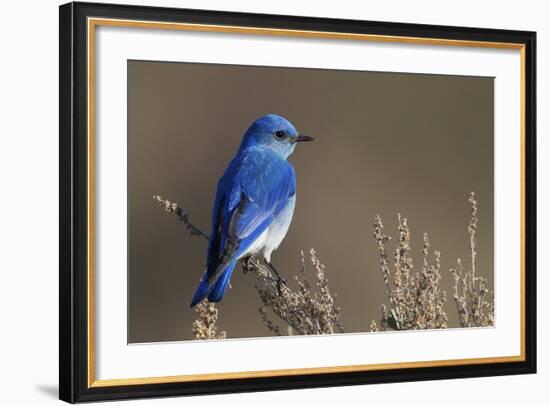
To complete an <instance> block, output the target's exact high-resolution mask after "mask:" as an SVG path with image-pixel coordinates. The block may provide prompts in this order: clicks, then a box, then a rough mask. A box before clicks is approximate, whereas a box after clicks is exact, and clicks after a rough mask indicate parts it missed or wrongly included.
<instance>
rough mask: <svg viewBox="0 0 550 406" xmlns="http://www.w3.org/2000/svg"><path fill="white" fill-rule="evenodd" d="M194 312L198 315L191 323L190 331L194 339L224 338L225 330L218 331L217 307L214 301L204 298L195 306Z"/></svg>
mask: <svg viewBox="0 0 550 406" xmlns="http://www.w3.org/2000/svg"><path fill="white" fill-rule="evenodd" d="M195 312H196V313H197V315H198V318H197V320H195V321H194V322H193V324H192V325H191V331H193V335H194V336H195V340H219V339H223V338H226V333H225V331H218V327H217V326H216V322H217V321H218V309H216V305H215V304H214V303H210V302H208V300H206V299H204V300H203V301H202V302H200V303H199V304H197V305H196V306H195Z"/></svg>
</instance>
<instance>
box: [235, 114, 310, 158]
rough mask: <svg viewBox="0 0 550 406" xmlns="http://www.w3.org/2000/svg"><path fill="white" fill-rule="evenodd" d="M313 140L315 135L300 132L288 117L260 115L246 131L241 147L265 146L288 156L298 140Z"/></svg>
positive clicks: (283, 155) (285, 156)
mask: <svg viewBox="0 0 550 406" xmlns="http://www.w3.org/2000/svg"><path fill="white" fill-rule="evenodd" d="M304 141H313V137H309V136H307V135H303V134H300V133H299V132H298V131H297V130H296V128H294V126H293V125H292V124H291V123H290V121H288V120H287V119H286V118H283V117H281V116H278V115H276V114H268V115H266V116H263V117H260V118H259V119H257V120H256V121H254V123H252V125H251V126H250V127H249V128H248V130H247V131H246V133H245V135H244V138H243V142H242V144H241V149H243V148H251V147H265V148H269V149H271V150H272V151H274V152H275V153H276V154H278V155H280V156H281V157H283V158H285V159H286V158H287V157H288V156H289V155H290V154H292V152H293V151H294V148H295V147H296V144H297V143H298V142H304Z"/></svg>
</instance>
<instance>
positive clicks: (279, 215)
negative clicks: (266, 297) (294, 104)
mask: <svg viewBox="0 0 550 406" xmlns="http://www.w3.org/2000/svg"><path fill="white" fill-rule="evenodd" d="M301 141H313V138H312V137H308V136H306V135H302V134H299V133H298V131H296V128H294V126H293V125H292V124H291V123H290V122H289V121H288V120H286V119H285V118H283V117H280V116H277V115H275V114H268V115H266V116H264V117H261V118H259V119H258V120H256V121H255V122H254V123H253V124H252V125H251V126H250V128H249V129H248V130H247V131H246V133H245V134H244V137H243V140H242V142H241V146H240V147H239V150H238V151H237V154H236V155H235V157H234V158H233V160H232V161H231V162H230V163H229V166H228V167H227V169H226V170H225V173H224V174H223V176H222V177H221V178H220V180H219V182H218V189H217V193H216V200H215V202H214V209H213V211H212V232H211V234H210V240H209V244H208V253H207V260H206V273H205V274H204V276H203V278H202V280H201V282H200V285H199V287H198V289H197V291H196V292H195V295H194V296H193V300H192V301H191V307H193V306H195V305H196V304H197V303H199V302H200V301H201V300H203V299H204V298H205V297H208V300H209V301H210V302H219V301H220V300H222V299H223V297H224V294H225V291H226V289H227V286H228V284H229V279H230V278H231V274H232V273H233V269H234V268H235V265H236V264H237V261H238V260H239V259H240V258H244V257H247V256H250V255H253V254H259V253H261V254H263V256H264V258H265V260H266V261H267V263H268V264H269V265H270V266H271V264H270V263H271V253H272V252H273V251H274V250H275V249H277V247H278V246H279V244H280V243H281V241H282V240H283V238H284V237H285V235H286V233H287V231H288V227H289V226H290V222H291V220H292V214H293V212H294V205H295V202H296V176H295V174H294V168H293V167H292V165H291V164H290V163H289V162H288V161H287V158H288V156H289V155H290V154H292V152H293V151H294V147H295V146H296V143H297V142H301ZM272 269H273V270H274V268H272ZM275 272H276V271H275Z"/></svg>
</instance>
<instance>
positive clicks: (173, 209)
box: [153, 195, 210, 241]
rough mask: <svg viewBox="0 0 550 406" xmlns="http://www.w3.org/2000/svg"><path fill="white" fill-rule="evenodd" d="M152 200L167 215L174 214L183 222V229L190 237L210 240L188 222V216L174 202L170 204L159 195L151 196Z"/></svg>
mask: <svg viewBox="0 0 550 406" xmlns="http://www.w3.org/2000/svg"><path fill="white" fill-rule="evenodd" d="M153 200H155V201H157V202H159V204H160V205H161V207H162V208H163V209H164V211H166V212H167V213H174V214H175V215H176V216H178V217H179V219H180V221H181V222H183V224H185V227H186V228H187V229H188V230H189V231H190V233H191V235H193V236H201V237H204V238H206V240H207V241H209V240H210V237H208V234H206V233H203V232H202V231H201V230H200V229H199V228H198V227H197V226H195V225H194V224H193V223H191V221H189V214H188V213H187V212H186V211H184V210H183V209H182V208H181V207H180V206H178V204H177V203H176V202H172V201H170V200H168V199H165V198H163V197H162V196H159V195H153Z"/></svg>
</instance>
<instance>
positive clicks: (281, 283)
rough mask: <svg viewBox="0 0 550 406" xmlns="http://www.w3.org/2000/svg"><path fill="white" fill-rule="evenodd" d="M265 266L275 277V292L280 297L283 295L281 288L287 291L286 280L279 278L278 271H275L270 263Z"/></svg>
mask: <svg viewBox="0 0 550 406" xmlns="http://www.w3.org/2000/svg"><path fill="white" fill-rule="evenodd" d="M267 265H268V266H269V269H271V271H273V273H274V274H275V276H276V277H277V292H278V293H279V296H282V295H283V286H284V287H285V288H287V289H289V287H288V285H287V283H286V279H284V278H283V277H282V276H281V274H280V273H279V271H277V269H276V268H275V267H274V266H273V264H271V263H270V262H267Z"/></svg>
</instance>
